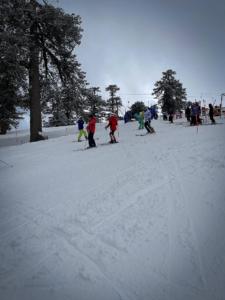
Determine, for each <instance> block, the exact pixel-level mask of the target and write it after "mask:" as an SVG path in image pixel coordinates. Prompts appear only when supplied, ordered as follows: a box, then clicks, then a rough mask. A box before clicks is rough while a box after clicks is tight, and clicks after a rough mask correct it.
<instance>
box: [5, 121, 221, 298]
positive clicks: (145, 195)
mask: <svg viewBox="0 0 225 300" xmlns="http://www.w3.org/2000/svg"><path fill="white" fill-rule="evenodd" d="M219 121H220V120H218V122H219ZM222 121H224V120H222ZM153 124H154V127H155V129H156V131H157V134H155V135H147V136H136V134H137V133H140V131H138V130H137V129H136V128H137V124H136V122H133V123H128V124H121V125H120V131H119V140H120V143H119V144H115V145H107V146H99V147H97V148H96V149H91V150H87V151H77V150H78V149H82V148H84V147H85V142H83V143H75V142H72V141H74V140H75V136H73V135H68V136H63V137H60V138H57V139H50V140H47V141H43V142H38V143H32V144H23V145H20V146H11V147H3V148H1V149H0V159H1V161H0V199H1V200H0V237H1V239H0V241H1V242H0V299H1V300H18V299H19V300H20V299H21V300H30V299H32V300H40V299H42V300H45V299H46V300H50V299H54V300H56V299H57V300H64V299H71V300H72V299H73V300H74V299H76V300H101V299H107V300H109V299H113V300H117V299H123V300H128V299H129V300H157V299H158V300H181V299H182V300H185V299H187V300H190V299H192V300H193V299H194V300H212V299H213V300H214V299H217V300H224V299H225V284H224V283H225V138H224V137H225V135H224V131H225V125H224V124H222V125H215V126H201V127H199V128H198V131H197V128H196V127H185V122H181V121H179V122H177V124H168V123H167V122H163V121H161V120H157V121H155V122H154V123H153ZM178 124H180V125H178ZM96 137H98V140H96V142H97V143H98V144H101V143H103V142H106V141H107V140H108V133H107V132H106V131H105V130H104V127H103V125H99V126H98V128H97V132H96ZM6 163H7V164H8V165H6ZM9 165H12V167H10V166H9Z"/></svg>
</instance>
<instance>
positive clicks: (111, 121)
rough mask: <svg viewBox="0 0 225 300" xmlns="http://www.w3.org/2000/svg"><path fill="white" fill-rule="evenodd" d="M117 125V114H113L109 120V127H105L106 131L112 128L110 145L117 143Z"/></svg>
mask: <svg viewBox="0 0 225 300" xmlns="http://www.w3.org/2000/svg"><path fill="white" fill-rule="evenodd" d="M117 125H118V121H117V117H116V115H115V114H111V115H110V117H109V120H108V125H107V126H106V127H105V129H107V128H108V127H110V133H109V136H110V143H117V140H116V138H115V135H114V133H115V131H116V129H117Z"/></svg>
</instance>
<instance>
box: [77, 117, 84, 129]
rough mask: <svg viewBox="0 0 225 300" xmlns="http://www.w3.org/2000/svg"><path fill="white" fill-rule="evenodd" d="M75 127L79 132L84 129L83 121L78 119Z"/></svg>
mask: <svg viewBox="0 0 225 300" xmlns="http://www.w3.org/2000/svg"><path fill="white" fill-rule="evenodd" d="M77 125H78V129H79V130H82V129H84V121H83V120H82V119H79V120H78V121H77Z"/></svg>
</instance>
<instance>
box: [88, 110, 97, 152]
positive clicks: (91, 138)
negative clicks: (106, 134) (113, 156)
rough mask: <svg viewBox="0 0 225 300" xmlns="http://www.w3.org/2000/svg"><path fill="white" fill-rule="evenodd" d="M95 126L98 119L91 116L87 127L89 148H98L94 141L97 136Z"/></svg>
mask: <svg viewBox="0 0 225 300" xmlns="http://www.w3.org/2000/svg"><path fill="white" fill-rule="evenodd" d="M95 124H96V118H95V116H94V115H90V116H89V122H88V125H87V132H88V142H89V147H90V148H91V147H96V144H95V140H94V134H95Z"/></svg>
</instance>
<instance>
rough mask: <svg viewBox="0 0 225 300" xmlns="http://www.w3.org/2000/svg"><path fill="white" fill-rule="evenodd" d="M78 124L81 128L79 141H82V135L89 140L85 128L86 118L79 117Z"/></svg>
mask: <svg viewBox="0 0 225 300" xmlns="http://www.w3.org/2000/svg"><path fill="white" fill-rule="evenodd" d="M77 124H78V130H79V135H78V139H77V141H78V142H81V137H82V136H84V137H85V139H86V140H87V133H86V130H85V129H84V120H83V118H82V117H80V118H79V120H78V121H77Z"/></svg>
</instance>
